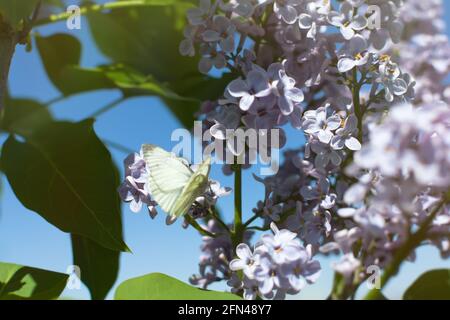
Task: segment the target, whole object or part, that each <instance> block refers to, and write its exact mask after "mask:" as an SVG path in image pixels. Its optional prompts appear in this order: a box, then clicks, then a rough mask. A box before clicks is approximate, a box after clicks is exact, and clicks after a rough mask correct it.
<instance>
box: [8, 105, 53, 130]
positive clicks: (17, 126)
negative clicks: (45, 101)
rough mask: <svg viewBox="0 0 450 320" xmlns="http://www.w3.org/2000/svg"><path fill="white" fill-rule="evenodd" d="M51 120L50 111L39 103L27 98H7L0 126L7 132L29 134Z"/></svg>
mask: <svg viewBox="0 0 450 320" xmlns="http://www.w3.org/2000/svg"><path fill="white" fill-rule="evenodd" d="M51 121H52V116H51V114H50V112H49V111H48V109H47V108H46V107H45V106H43V105H41V104H40V103H38V102H36V101H34V100H29V99H9V98H8V99H7V100H6V108H5V114H4V117H3V121H2V123H1V125H0V128H1V129H2V130H4V131H7V132H16V133H18V134H20V135H23V136H30V135H32V133H33V132H35V131H36V130H38V129H39V128H40V127H42V126H44V125H45V124H47V123H50V122H51Z"/></svg>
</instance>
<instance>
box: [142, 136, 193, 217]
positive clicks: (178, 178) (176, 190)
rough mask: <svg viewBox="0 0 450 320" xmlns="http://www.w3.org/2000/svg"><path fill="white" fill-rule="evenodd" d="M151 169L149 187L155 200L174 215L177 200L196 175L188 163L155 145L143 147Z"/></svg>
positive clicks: (146, 160)
mask: <svg viewBox="0 0 450 320" xmlns="http://www.w3.org/2000/svg"><path fill="white" fill-rule="evenodd" d="M142 150H143V155H144V159H145V162H146V164H147V166H148V169H149V171H150V172H149V180H148V187H149V189H150V190H149V191H150V193H151V194H152V197H153V199H155V201H156V202H157V203H158V204H159V206H160V207H161V208H162V209H163V210H164V211H165V212H167V213H169V214H172V211H173V208H174V206H175V204H176V202H177V199H179V197H180V196H181V194H182V192H183V190H184V188H185V187H186V185H187V184H188V183H189V180H190V179H191V178H192V176H193V175H194V173H193V172H192V170H191V169H190V168H189V166H188V164H187V163H186V161H184V160H183V159H181V158H178V157H176V156H175V155H173V154H172V153H169V152H167V151H165V150H163V149H161V148H159V147H157V146H154V145H144V146H143V147H142Z"/></svg>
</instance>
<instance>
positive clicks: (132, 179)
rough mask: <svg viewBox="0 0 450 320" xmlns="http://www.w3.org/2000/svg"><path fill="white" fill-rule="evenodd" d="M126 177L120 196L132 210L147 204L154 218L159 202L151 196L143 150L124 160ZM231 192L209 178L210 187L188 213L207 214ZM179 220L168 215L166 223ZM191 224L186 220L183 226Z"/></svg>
mask: <svg viewBox="0 0 450 320" xmlns="http://www.w3.org/2000/svg"><path fill="white" fill-rule="evenodd" d="M124 167H125V179H124V181H123V183H122V184H121V185H120V187H119V190H118V192H119V196H120V198H121V200H122V201H123V202H126V203H129V205H130V210H131V211H132V212H135V213H138V212H140V211H141V210H142V207H143V206H146V207H147V209H148V212H149V215H150V217H151V218H152V219H154V218H155V217H156V215H157V214H158V211H157V207H158V203H157V202H156V201H154V200H153V199H152V197H151V194H150V191H149V188H148V187H147V184H148V180H149V179H148V175H149V169H148V167H147V164H146V162H145V160H144V158H143V155H142V150H141V151H140V152H139V153H132V154H130V155H129V156H128V157H127V158H126V159H125V160H124ZM191 169H192V170H193V171H195V170H196V166H194V165H192V166H191ZM230 193H231V189H230V188H227V187H225V188H224V187H221V186H220V183H219V182H218V181H215V180H211V179H210V180H209V184H208V188H207V190H206V192H205V193H204V194H202V195H201V196H200V197H198V198H197V199H196V200H195V202H194V203H193V204H192V206H191V207H190V209H189V211H188V212H187V214H189V216H191V217H192V218H194V219H199V218H203V217H205V216H207V215H208V214H209V211H210V209H211V208H213V207H214V206H215V205H216V202H217V200H218V199H219V198H220V197H224V196H227V195H229V194H230ZM176 220H177V218H176V217H172V216H167V217H166V224H167V225H170V224H173V223H174V222H175V221H176ZM188 225H189V224H188V223H187V221H184V223H183V226H184V227H187V226H188Z"/></svg>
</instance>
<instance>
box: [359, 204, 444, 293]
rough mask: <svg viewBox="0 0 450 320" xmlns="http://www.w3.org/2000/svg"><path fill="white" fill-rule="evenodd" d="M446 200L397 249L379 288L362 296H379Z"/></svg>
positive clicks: (422, 237) (417, 243)
mask: <svg viewBox="0 0 450 320" xmlns="http://www.w3.org/2000/svg"><path fill="white" fill-rule="evenodd" d="M447 198H448V197H447ZM448 202H449V199H444V200H442V201H440V202H439V204H438V205H437V206H436V207H435V208H434V209H433V211H432V212H431V213H430V215H429V216H428V217H427V218H426V219H425V221H424V222H423V223H422V225H421V226H420V228H419V230H418V231H417V232H416V233H415V234H413V235H411V236H410V238H409V239H408V241H406V243H405V244H404V245H403V246H402V247H401V248H400V249H399V250H398V251H397V253H396V254H395V255H394V258H393V260H392V262H391V263H390V264H389V265H388V266H387V267H386V269H385V270H384V273H383V275H382V276H381V279H380V284H381V286H380V288H379V289H372V290H371V291H369V293H368V294H367V295H366V297H365V298H364V299H365V300H377V299H379V298H380V292H381V290H382V289H383V288H384V287H385V286H386V284H387V283H388V282H389V280H390V279H391V278H392V277H393V276H395V275H396V274H397V273H398V270H399V268H400V265H401V264H402V262H403V261H404V260H405V259H406V258H408V256H409V255H410V254H411V252H412V251H413V250H414V249H415V248H417V247H418V246H419V245H420V244H421V243H422V241H423V240H425V238H426V235H427V231H428V228H429V227H430V225H431V223H432V222H433V220H434V218H435V217H436V215H437V214H438V213H439V211H440V210H441V209H442V207H443V206H444V205H445V204H446V203H448Z"/></svg>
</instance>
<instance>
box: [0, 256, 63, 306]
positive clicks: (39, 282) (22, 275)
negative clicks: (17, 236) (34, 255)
mask: <svg viewBox="0 0 450 320" xmlns="http://www.w3.org/2000/svg"><path fill="white" fill-rule="evenodd" d="M67 279H68V275H67V274H63V273H58V272H53V271H47V270H42V269H36V268H31V267H26V266H20V265H17V264H12V263H5V262H0V300H48V299H56V298H58V297H59V295H60V294H61V292H62V291H63V290H64V288H65V286H66V283H67Z"/></svg>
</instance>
